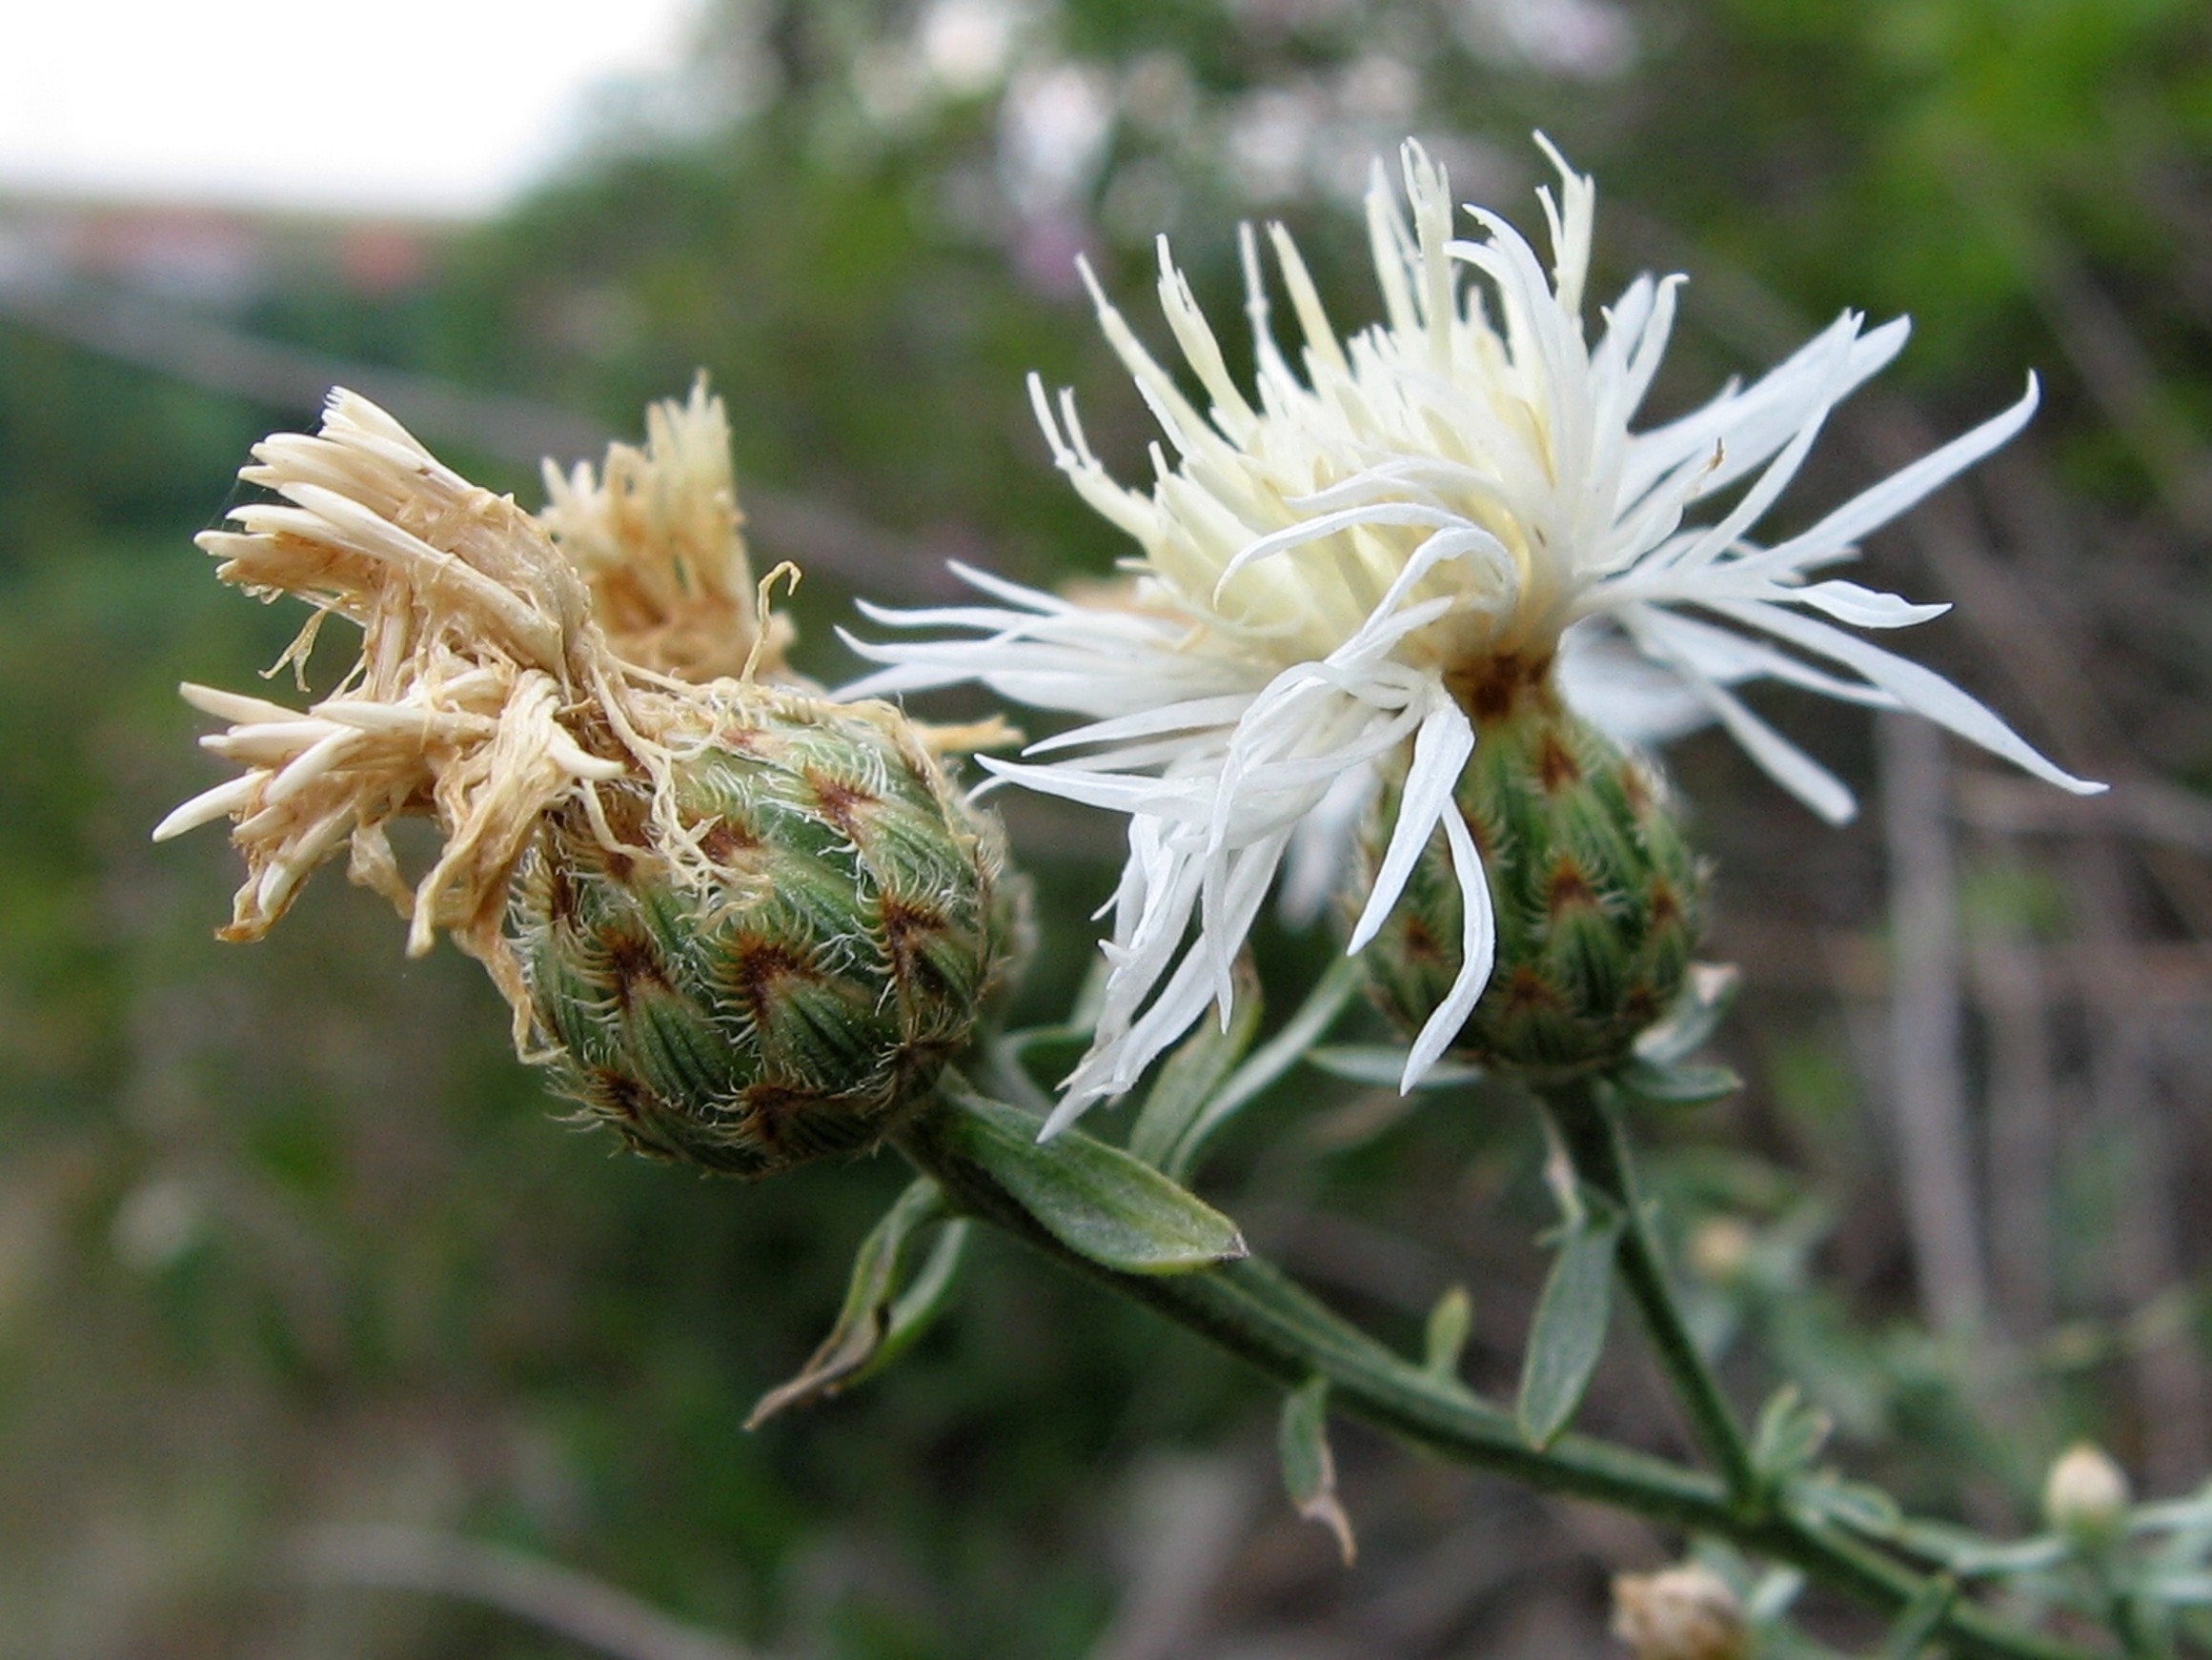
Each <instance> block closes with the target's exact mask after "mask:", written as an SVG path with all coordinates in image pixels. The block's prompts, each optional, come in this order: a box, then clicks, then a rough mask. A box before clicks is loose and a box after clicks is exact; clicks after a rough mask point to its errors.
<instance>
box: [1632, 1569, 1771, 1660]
mask: <svg viewBox="0 0 2212 1660" xmlns="http://www.w3.org/2000/svg"><path fill="white" fill-rule="evenodd" d="M1613 1635H1614V1636H1616V1637H1618V1638H1619V1639H1620V1640H1621V1641H1622V1642H1624V1643H1626V1644H1627V1645H1628V1647H1629V1652H1630V1653H1631V1654H1633V1655H1634V1657H1635V1660H1748V1656H1749V1655H1750V1653H1751V1634H1750V1632H1749V1631H1748V1630H1746V1629H1745V1626H1744V1621H1743V1606H1742V1605H1741V1604H1740V1603H1738V1602H1737V1601H1736V1596H1735V1591H1733V1590H1731V1589H1729V1586H1728V1582H1727V1581H1726V1580H1724V1579H1722V1578H1721V1577H1720V1575H1718V1574H1717V1573H1715V1572H1714V1571H1713V1569H1710V1568H1706V1567H1703V1566H1701V1565H1700V1564H1698V1563H1695V1562H1688V1563H1683V1564H1682V1565H1681V1566H1679V1567H1676V1568H1670V1569H1664V1570H1663V1571H1661V1572H1658V1573H1624V1574H1620V1575H1619V1576H1617V1577H1616V1578H1615V1579H1614V1580H1613Z"/></svg>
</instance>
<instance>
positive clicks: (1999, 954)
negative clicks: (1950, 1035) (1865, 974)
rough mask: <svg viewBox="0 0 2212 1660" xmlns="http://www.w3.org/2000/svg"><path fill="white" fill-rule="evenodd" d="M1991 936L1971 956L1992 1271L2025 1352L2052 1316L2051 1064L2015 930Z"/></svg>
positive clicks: (2042, 1005) (2034, 985) (2040, 979)
mask: <svg viewBox="0 0 2212 1660" xmlns="http://www.w3.org/2000/svg"><path fill="white" fill-rule="evenodd" d="M1992 933H1993V937H1991V938H1986V939H1978V940H1977V941H1975V943H1974V946H1973V949H1972V951H1971V952H1970V953H1969V962H1970V964H1971V967H1972V971H1973V980H1974V991H1975V1000H1976V1001H1977V1002H1979V1004H1980V1005H1981V1012H1982V1017H1983V1020H1984V1022H1986V1025H1987V1029H1988V1033H1989V1164H1990V1175H1989V1242H1990V1246H1991V1250H1990V1262H1991V1268H1992V1277H1993V1279H1994V1280H1995V1292H1996V1295H1997V1299H1998V1304H1999V1307H2000V1308H2001V1310H2002V1311H2003V1315H2004V1323H2005V1325H2006V1326H2007V1327H2008V1328H2009V1329H2010V1330H2011V1332H2012V1334H2013V1336H2014V1337H2015V1339H2016V1340H2018V1341H2019V1342H2023V1343H2024V1342H2029V1341H2032V1340H2033V1339H2034V1338H2035V1337H2036V1336H2037V1334H2038V1333H2040V1332H2041V1331H2042V1330H2043V1329H2044V1328H2045V1327H2046V1326H2049V1325H2050V1322H2051V1315H2052V1302H2051V1268H2052V1262H2053V1256H2052V1246H2053V1235H2052V1230H2051V1191H2052V1178H2053V1175H2054V1172H2055V1167H2056V1161H2055V1158H2054V1154H2055V1150H2056V1147H2057V1144H2058V1134H2059V1110H2058V1098H2057V1096H2056V1094H2055V1092H2054V1091H2053V1089H2052V1087H2051V1078H2052V1073H2053V1070H2054V1067H2055V1065H2056V1061H2057V1057H2056V1054H2055V1053H2054V1050H2053V1046H2052V1043H2051V1029H2050V1021H2051V1002H2050V994H2049V989H2048V987H2047V985H2046V983H2045V980H2044V975H2043V967H2042V963H2041V962H2040V961H2039V959H2038V957H2037V954H2036V951H2035V948H2034V946H2033V944H2032V942H2031V941H2029V940H2028V939H2027V938H2026V937H2025V935H2024V933H2023V932H2022V931H2021V930H2019V929H2018V928H2013V927H2006V928H2001V929H1997V930H1993V931H1992Z"/></svg>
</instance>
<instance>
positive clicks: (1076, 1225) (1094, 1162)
mask: <svg viewBox="0 0 2212 1660" xmlns="http://www.w3.org/2000/svg"><path fill="white" fill-rule="evenodd" d="M942 1098H943V1100H944V1102H945V1103H946V1104H947V1105H948V1106H949V1107H950V1108H951V1110H950V1111H948V1112H946V1113H945V1114H944V1118H943V1121H942V1122H941V1124H939V1125H938V1126H937V1127H938V1131H939V1133H940V1134H941V1135H942V1136H943V1138H944V1141H945V1143H946V1144H947V1145H948V1146H949V1147H950V1148H951V1150H952V1151H954V1152H956V1153H958V1154H959V1155H960V1156H962V1157H963V1158H965V1159H969V1160H972V1161H973V1162H974V1163H975V1164H979V1165H981V1166H982V1167H983V1168H984V1170H985V1171H986V1172H988V1173H989V1175H990V1177H991V1179H992V1180H993V1181H995V1182H996V1183H998V1184H999V1185H1000V1186H1001V1187H1003V1188H1005V1191H1006V1192H1007V1194H1008V1195H1010V1196H1011V1197H1012V1198H1013V1199H1014V1200H1015V1202H1016V1203H1018V1204H1019V1205H1021V1206H1022V1208H1023V1209H1025V1210H1026V1211H1027V1212H1028V1213H1029V1214H1030V1216H1032V1217H1033V1218H1035V1219H1036V1222H1037V1224H1038V1225H1039V1226H1041V1227H1043V1228H1044V1229H1045V1232H1047V1233H1049V1234H1050V1235H1051V1236H1052V1237H1053V1238H1054V1239H1056V1240H1058V1241H1059V1242H1060V1243H1061V1244H1062V1245H1065V1246H1067V1248H1068V1249H1070V1250H1072V1251H1076V1252H1078V1253H1080V1254H1081V1255H1083V1256H1086V1257H1088V1258H1089V1259H1090V1260H1091V1261H1092V1262H1094V1263H1097V1264H1099V1265H1102V1266H1105V1267H1108V1268H1115V1269H1119V1270H1120V1271H1121V1272H1123V1273H1126V1274H1187V1273H1190V1272H1191V1271H1193V1270H1194V1269H1198V1268H1208V1267H1211V1266H1213V1265H1215V1264H1216V1263H1228V1262H1234V1261H1236V1260H1237V1259H1238V1258H1240V1257H1243V1256H1245V1255H1246V1254H1247V1253H1246V1250H1245V1242H1244V1238H1243V1236H1242V1235H1240V1234H1239V1233H1238V1232H1237V1229H1236V1225H1235V1224H1234V1223H1232V1222H1231V1221H1229V1219H1228V1217H1226V1216H1224V1215H1222V1214H1221V1212H1220V1211H1218V1210H1216V1209H1214V1208H1213V1206H1211V1205H1207V1203H1206V1202H1205V1201H1204V1200H1202V1199H1200V1198H1198V1197H1197V1196H1196V1195H1195V1194H1193V1193H1190V1192H1188V1191H1187V1190H1186V1189H1185V1188H1182V1187H1179V1186H1177V1185H1176V1184H1174V1183H1173V1182H1171V1181H1169V1180H1168V1179H1167V1177H1166V1176H1163V1175H1162V1174H1161V1173H1160V1172H1159V1171H1157V1170H1155V1169H1153V1168H1152V1167H1151V1166H1150V1165H1149V1164H1145V1163H1143V1162H1142V1161H1140V1160H1138V1159H1135V1158H1132V1157H1131V1156H1130V1155H1128V1154H1127V1153H1125V1152H1123V1151H1122V1150H1121V1149H1120V1148H1119V1147H1109V1146H1107V1145H1106V1143H1104V1142H1100V1141H1094V1140H1092V1139H1091V1138H1090V1137H1089V1136H1086V1135H1084V1134H1083V1133H1082V1132H1081V1131H1078V1130H1063V1131H1062V1132H1061V1133H1060V1134H1059V1135H1058V1136H1056V1137H1055V1138H1053V1140H1051V1141H1050V1142H1045V1143H1040V1142H1039V1141H1038V1140H1037V1132H1038V1130H1039V1129H1040V1128H1041V1127H1042V1126H1041V1125H1040V1124H1039V1122H1038V1121H1037V1120H1036V1119H1035V1118H1032V1117H1031V1116H1030V1115H1029V1114H1027V1113H1025V1112H1023V1111H1021V1110H1019V1109H1018V1108H1015V1107H1011V1106H1008V1105H1006V1104H1005V1103H1004V1102H1000V1101H992V1100H991V1099H990V1098H989V1097H987V1096H982V1095H974V1094H969V1093H967V1092H965V1091H963V1090H958V1089H946V1090H944V1092H943V1097H942Z"/></svg>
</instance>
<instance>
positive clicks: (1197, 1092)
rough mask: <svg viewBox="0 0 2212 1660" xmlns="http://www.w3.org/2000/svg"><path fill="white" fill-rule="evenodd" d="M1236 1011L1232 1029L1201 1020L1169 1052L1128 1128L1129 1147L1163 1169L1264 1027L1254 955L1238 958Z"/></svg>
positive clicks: (1156, 1166) (1232, 1018)
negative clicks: (1158, 1074)
mask: <svg viewBox="0 0 2212 1660" xmlns="http://www.w3.org/2000/svg"><path fill="white" fill-rule="evenodd" d="M1235 993H1236V995H1235V1001H1234V1002H1233V1004H1232V1005H1231V1006H1232V1007H1233V1008H1234V1010H1235V1012H1234V1013H1233V1014H1232V1015H1230V1017H1229V1025H1228V1031H1226V1032H1225V1031H1223V1030H1222V1029H1221V1022H1219V1021H1215V1020H1211V1019H1208V1020H1202V1021H1200V1022H1198V1029H1197V1030H1196V1031H1194V1032H1192V1033H1191V1034H1190V1036H1189V1037H1187V1038H1186V1039H1185V1040H1184V1041H1183V1043H1182V1044H1181V1045H1180V1046H1179V1047H1178V1048H1177V1049H1176V1051H1175V1052H1174V1053H1173V1054H1172V1055H1170V1056H1168V1057H1167V1061H1166V1063H1163V1064H1162V1066H1161V1068H1160V1076H1159V1077H1158V1078H1157V1079H1155V1080H1154V1081H1153V1083H1152V1087H1151V1090H1150V1092H1149V1093H1147V1095H1146V1097H1145V1104H1144V1106H1143V1107H1142V1108H1141V1109H1139V1111H1138V1113H1137V1124H1136V1127H1135V1128H1134V1129H1132V1130H1131V1131H1130V1132H1129V1151H1130V1152H1131V1153H1132V1154H1134V1155H1135V1156H1136V1157H1138V1158H1140V1159H1142V1160H1144V1161H1145V1163H1146V1164H1150V1165H1151V1166H1152V1167H1153V1168H1154V1169H1158V1168H1160V1167H1161V1166H1162V1165H1163V1164H1166V1163H1167V1158H1168V1156H1169V1155H1170V1154H1171V1153H1173V1152H1174V1151H1175V1145H1176V1144H1177V1143H1178V1142H1180V1141H1182V1139H1183V1136H1184V1132H1186V1131H1187V1130H1188V1129H1189V1128H1190V1126H1191V1124H1194V1123H1195V1122H1196V1121H1197V1119H1198V1115H1199V1114H1200V1113H1201V1112H1202V1111H1204V1110H1205V1107H1206V1103H1207V1101H1208V1100H1209V1099H1211V1097H1212V1096H1213V1093H1214V1091H1216V1090H1217V1089H1219V1088H1220V1087H1221V1085H1222V1083H1223V1081H1224V1080H1225V1079H1227V1078H1228V1075H1229V1070H1230V1068H1231V1067H1233V1066H1235V1065H1236V1063H1238V1062H1239V1061H1242V1060H1243V1059H1244V1058H1245V1051H1246V1050H1247V1049H1248V1048H1250V1047H1251V1045H1252V1039H1253V1038H1254V1037H1255V1036H1257V1035H1258V1033H1259V1029H1260V977H1259V975H1258V974H1257V973H1255V972H1254V971H1253V968H1252V960H1251V954H1250V953H1249V952H1246V953H1245V954H1243V955H1241V956H1239V957H1238V959H1237V962H1236V973H1235Z"/></svg>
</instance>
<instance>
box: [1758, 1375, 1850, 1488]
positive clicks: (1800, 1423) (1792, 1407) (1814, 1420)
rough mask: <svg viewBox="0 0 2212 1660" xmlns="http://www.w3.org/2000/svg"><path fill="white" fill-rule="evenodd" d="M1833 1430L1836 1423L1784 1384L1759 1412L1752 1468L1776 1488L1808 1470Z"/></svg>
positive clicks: (1790, 1386)
mask: <svg viewBox="0 0 2212 1660" xmlns="http://www.w3.org/2000/svg"><path fill="white" fill-rule="evenodd" d="M1835 1427H1836V1421H1835V1420H1834V1419H1833V1418H1831V1417H1829V1415H1828V1414H1827V1413H1826V1412H1824V1411H1822V1410H1821V1409H1820V1408H1819V1407H1815V1406H1813V1405H1811V1404H1810V1403H1808V1402H1807V1401H1806V1399H1805V1397H1804V1394H1803V1393H1802V1391H1800V1390H1799V1389H1798V1387H1797V1386H1796V1385H1795V1384H1784V1385H1783V1386H1782V1387H1780V1388H1778V1389H1776V1391H1775V1392H1774V1395H1773V1396H1772V1398H1770V1399H1769V1400H1768V1402H1767V1404H1766V1405H1765V1406H1764V1407H1761V1408H1760V1409H1759V1421H1758V1427H1756V1428H1755V1429H1754V1430H1753V1432H1752V1444H1751V1461H1752V1464H1753V1466H1754V1468H1756V1469H1757V1470H1758V1472H1759V1474H1760V1475H1762V1476H1764V1477H1765V1478H1766V1479H1767V1480H1768V1482H1770V1483H1772V1484H1775V1485H1776V1486H1779V1485H1780V1484H1781V1483H1783V1482H1786V1481H1789V1480H1790V1479H1791V1478H1793V1477H1795V1476H1796V1475H1797V1474H1799V1473H1800V1472H1802V1471H1803V1470H1805V1469H1807V1468H1811V1466H1812V1463H1813V1461H1814V1460H1815V1459H1816V1458H1817V1457H1819V1456H1820V1449H1821V1447H1825V1446H1826V1445H1827V1444H1828V1436H1829V1432H1830V1431H1832V1430H1833V1429H1834V1428H1835Z"/></svg>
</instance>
